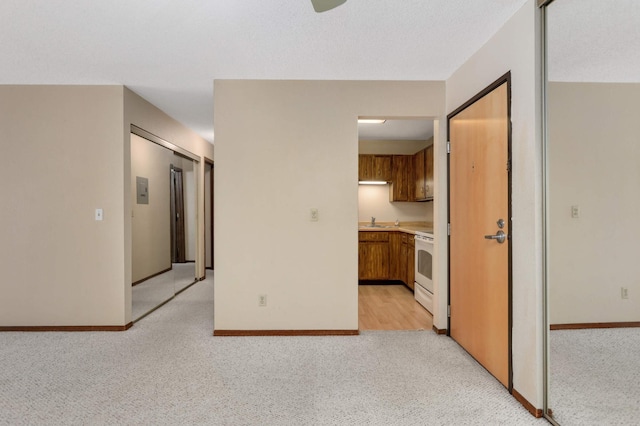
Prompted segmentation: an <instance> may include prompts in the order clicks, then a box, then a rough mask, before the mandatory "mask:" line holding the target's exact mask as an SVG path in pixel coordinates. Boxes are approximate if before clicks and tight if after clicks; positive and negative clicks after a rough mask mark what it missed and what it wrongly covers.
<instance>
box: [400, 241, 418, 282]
mask: <svg viewBox="0 0 640 426" xmlns="http://www.w3.org/2000/svg"><path fill="white" fill-rule="evenodd" d="M414 256H415V241H414V239H413V235H410V234H402V245H401V247H400V268H401V270H402V274H403V275H402V282H404V283H405V284H406V285H407V287H409V288H410V289H411V290H413V288H414V281H415V275H416V272H415V269H414V268H415V257H414Z"/></svg>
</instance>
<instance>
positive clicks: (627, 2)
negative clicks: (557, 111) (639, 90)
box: [547, 0, 640, 83]
mask: <svg viewBox="0 0 640 426" xmlns="http://www.w3.org/2000/svg"><path fill="white" fill-rule="evenodd" d="M547 10H548V24H547V28H548V42H547V44H548V56H549V61H548V64H549V65H548V70H549V80H551V81H575V82H617V83H638V82H640V1H638V0H615V1H603V0H555V1H554V2H553V3H551V4H550V5H549V6H548V9H547Z"/></svg>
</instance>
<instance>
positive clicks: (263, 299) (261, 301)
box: [258, 294, 267, 307]
mask: <svg viewBox="0 0 640 426" xmlns="http://www.w3.org/2000/svg"><path fill="white" fill-rule="evenodd" d="M258 306H260V307H264V306H267V295H266V294H259V295H258Z"/></svg>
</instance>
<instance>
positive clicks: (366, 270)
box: [358, 232, 390, 280]
mask: <svg viewBox="0 0 640 426" xmlns="http://www.w3.org/2000/svg"><path fill="white" fill-rule="evenodd" d="M358 234H359V238H358V239H359V243H358V279H360V280H388V279H389V269H390V268H389V263H390V262H389V261H390V258H389V233H388V232H359V233H358Z"/></svg>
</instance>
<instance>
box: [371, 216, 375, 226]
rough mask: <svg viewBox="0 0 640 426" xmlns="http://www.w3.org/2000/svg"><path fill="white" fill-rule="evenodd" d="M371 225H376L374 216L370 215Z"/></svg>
mask: <svg viewBox="0 0 640 426" xmlns="http://www.w3.org/2000/svg"><path fill="white" fill-rule="evenodd" d="M371 226H376V218H375V217H373V216H371Z"/></svg>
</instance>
